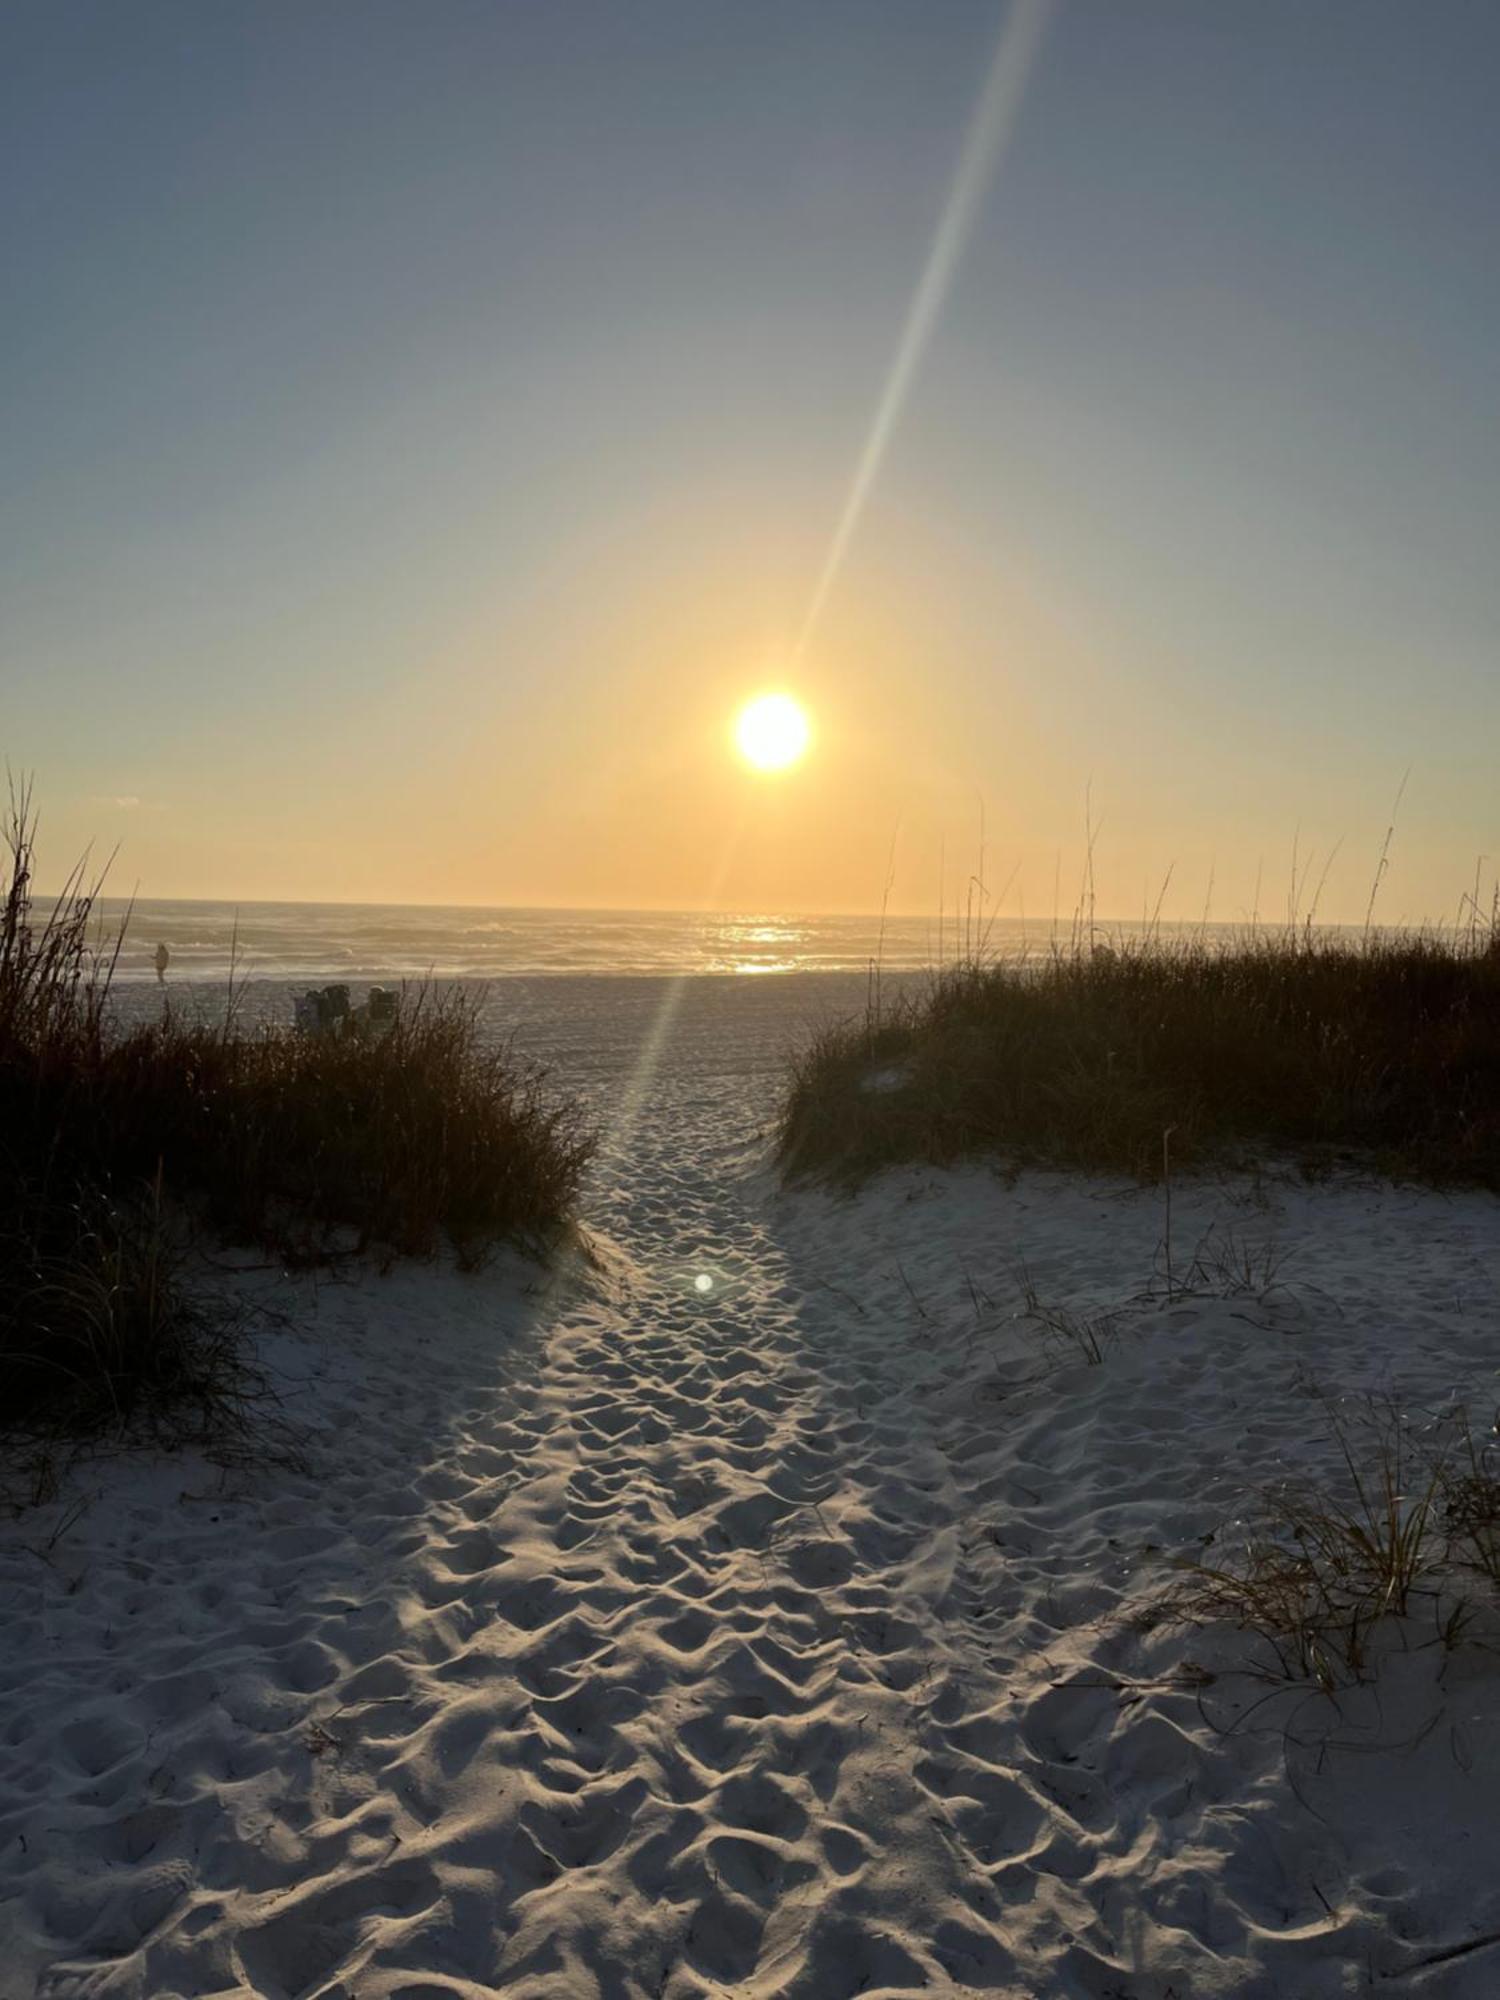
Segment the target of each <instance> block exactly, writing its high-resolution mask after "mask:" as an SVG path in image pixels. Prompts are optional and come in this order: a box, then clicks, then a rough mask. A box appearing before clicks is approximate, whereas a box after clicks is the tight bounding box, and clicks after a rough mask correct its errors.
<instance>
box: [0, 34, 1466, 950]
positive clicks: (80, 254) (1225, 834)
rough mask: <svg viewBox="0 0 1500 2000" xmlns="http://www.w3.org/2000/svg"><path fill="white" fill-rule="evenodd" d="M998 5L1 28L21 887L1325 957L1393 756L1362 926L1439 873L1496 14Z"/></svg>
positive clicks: (2, 517) (4, 733)
mask: <svg viewBox="0 0 1500 2000" xmlns="http://www.w3.org/2000/svg"><path fill="white" fill-rule="evenodd" d="M1023 15H1024V16H1025V18H1024V19H1021V20H1020V21H1019V22H1017V21H1011V20H1009V16H1010V8H1009V6H1008V5H1007V4H1003V0H983V4H981V0H920V4H919V0H903V3H902V4H889V0H818V4H817V5H816V6H809V5H807V4H806V0H754V4H751V3H750V0H735V4H723V0H681V4H677V0H671V4H668V0H631V4H629V5H621V4H619V0H603V3H602V4H597V5H596V4H592V0H554V4H550V5H547V6H531V5H524V4H520V0H483V4H479V0H423V4H422V5H420V6H417V5H412V4H411V3H410V0H390V3H388V0H357V4H353V0H318V4H316V5H308V4H306V0H285V3H284V4H283V0H219V4H216V5H214V6H203V5H202V4H201V0H182V4H160V0H132V4H131V5H130V6H128V7H124V6H120V5H119V4H118V0H100V4H77V0H10V4H8V5H7V6H6V7H5V8H4V10H3V11H0V258H3V270H4V291H5V301H6V303H5V310H4V312H3V313H0V756H3V757H4V758H6V759H7V760H8V761H9V763H10V765H11V767H12V768H13V769H14V770H18V771H28V772H34V773H35V779H36V789H37V796H38V799H39V801H40V804H41V807H42V814H43V844H42V863H43V875H44V878H45V877H47V876H50V877H51V878H52V879H53V880H56V879H57V878H58V877H60V876H61V874H62V872H63V869H64V867H65V864H66V863H67V862H68V861H69V860H71V858H72V856H73V854H74V853H75V852H76V851H78V850H79V849H81V848H82V847H83V846H84V845H85V844H86V843H87V842H90V841H92V842H93V843H94V851H95V853H96V854H103V853H105V852H107V851H108V850H109V849H111V848H113V847H114V846H115V845H116V844H117V843H118V847H119V853H118V856H117V859H116V860H115V862H114V864H113V873H112V876H111V882H112V886H114V887H116V888H119V889H128V888H130V887H132V886H134V885H136V884H139V886H140V888H141V890H142V892H143V893H145V894H147V895H152V896H204V897H221V898H222V897H228V898H241V899H246V900H249V899H256V898H299V899H301V898H305V899H314V900H317V899H349V900H359V901H398V902H430V903H447V904H451V903H461V902H467V903H482V904H535V905H544V906H574V907H584V908H588V907H626V908H696V907H719V908H726V909H743V910H773V909H784V910H789V911H817V910H830V911H832V910H856V911H857V910H864V909H872V908H875V907H878V906H879V904H880V902H881V900H882V898H883V897H888V898H889V901H890V906H891V908H892V909H894V910H905V911H910V912H914V913H922V912H931V911H933V910H934V909H935V908H936V906H937V905H938V903H939V900H940V898H941V899H942V900H944V901H945V902H946V903H947V904H948V905H949V906H950V907H951V906H952V904H953V902H954V901H955V899H959V900H961V898H962V894H963V890H962V884H963V882H964V880H965V878H966V876H967V875H968V874H969V873H970V872H972V871H974V870H975V869H977V867H978V866H979V859H980V829H981V821H982V825H983V843H984V845H983V854H984V863H983V866H984V874H985V880H986V883H987V887H988V892H989V893H990V894H991V895H992V896H993V897H994V898H996V899H997V901H998V899H999V898H1000V894H1001V890H1002V888H1003V889H1004V903H1003V907H1004V909H1005V910H1006V912H1007V913H1011V914H1014V913H1017V912H1018V909H1019V908H1021V907H1024V908H1025V909H1026V910H1027V911H1030V912H1035V913H1038V914H1042V913H1045V912H1047V911H1048V910H1050V909H1051V907H1052V905H1053V902H1054V899H1056V900H1058V901H1060V902H1061V904H1062V905H1063V907H1064V908H1065V909H1066V908H1070V907H1071V906H1072V903H1073V901H1074V899H1075V897H1076V895H1077V891H1078V883H1079V879H1080V871H1081V866H1082V859H1083V850H1084V841H1085V825H1086V822H1091V823H1092V825H1093V827H1094V831H1095V839H1094V856H1095V887H1096V896H1097V904H1098V908H1099V910H1100V912H1101V913H1106V914H1112V915H1116V916H1130V915H1132V914H1139V911H1140V909H1141V907H1142V905H1143V903H1154V902H1155V900H1156V898H1157V896H1158V894H1159V892H1160V890H1161V887H1162V884H1163V881H1164V880H1166V881H1167V894H1166V899H1165V904H1164V914H1166V915H1188V916H1194V917H1196V916H1198V915H1199V914H1201V912H1202V911H1203V909H1204V908H1208V909H1209V910H1210V911H1211V914H1212V915H1213V916H1215V917H1218V918H1224V919H1236V918H1239V917H1242V916H1244V915H1246V914H1248V913H1249V912H1250V911H1251V909H1252V908H1258V909H1259V911H1260V913H1261V914H1263V915H1265V914H1271V915H1277V914H1285V910H1286V907H1287V904H1288V902H1289V901H1290V900H1291V899H1292V897H1293V889H1292V882H1293V877H1294V872H1295V875H1296V878H1297V884H1298V886H1297V889H1296V892H1295V896H1296V900H1297V903H1298V907H1299V908H1300V909H1302V910H1304V911H1305V910H1306V908H1307V907H1308V903H1309V900H1310V898H1311V895H1312V893H1313V891H1314V889H1315V887H1316V885H1317V883H1318V882H1319V881H1320V880H1322V881H1323V885H1324V886H1323V893H1322V899H1321V903H1320V908H1319V914H1320V915H1322V916H1325V917H1328V918H1332V919H1353V920H1358V919H1360V918H1361V917H1362V916H1363V914H1364V911H1365V907H1366V903H1367V899H1368V896H1369V891H1370V885H1371V881H1372V879H1373V876H1374V872H1375V868H1376V863H1377V857H1378V854H1379V851H1380V846H1381V841H1382V838H1383V836H1384V833H1385V830H1386V827H1387V826H1388V824H1389V823H1390V818H1391V807H1392V802H1393V800H1394V799H1395V797H1396V794H1397V792H1398V789H1399V788H1400V786H1401V784H1402V781H1403V777H1404V776H1405V775H1406V774H1407V773H1408V771H1409V777H1407V778H1406V789H1405V792H1404V795H1403V796H1402V800H1401V809H1400V814H1399V816H1398V819H1397V826H1396V834H1395V837H1394V840H1393V842H1392V845H1391V862H1390V870H1389V874H1388V876H1387V877H1386V879H1385V882H1384V883H1383V885H1382V889H1381V898H1382V901H1381V904H1380V912H1381V914H1382V915H1383V916H1384V917H1385V918H1387V919H1390V920H1395V919H1396V918H1398V917H1408V918H1411V917H1417V916H1422V915H1425V916H1429V917H1434V918H1436V917H1441V916H1444V915H1452V914H1453V912H1454V909H1455V907H1456V905H1457V903H1458V900H1459V898H1460V896H1461V894H1462V893H1463V892H1464V890H1465V889H1466V888H1469V887H1471V886H1472V883H1473V879H1474V873H1475V867H1476V863H1478V865H1479V866H1480V868H1481V871H1482V876H1481V879H1482V881H1483V882H1485V883H1486V884H1488V883H1489V882H1491V881H1493V879H1494V873H1495V869H1496V866H1497V864H1500V788H1497V786H1496V785H1495V783H1494V759H1495V752H1496V748H1497V746H1500V658H1497V641H1500V562H1497V560H1496V555H1495V527H1494V523H1495V519H1496V502H1497V499H1500V375H1497V370H1496V367H1495V356H1496V354H1497V353H1500V258H1497V256H1496V255H1495V245H1494V222H1495V217H1496V216H1497V215H1500V120H1497V119H1496V117H1495V115H1494V84H1495V79H1496V77H1497V76H1500V8H1497V7H1496V6H1494V5H1493V4H1492V0H1437V4H1433V5H1429V6H1425V7H1417V6H1413V5H1411V4H1409V0H1399V4H1386V0H1320V4H1319V5H1317V6H1308V5H1307V4H1306V0H1286V4H1283V0H1221V4H1216V5H1211V6H1205V5H1203V4H1201V0H1131V4H1129V5H1122V4H1119V0H1058V4H1056V5H1053V6H1050V7H1048V6H1045V5H1043V4H1041V0H1029V4H1028V5H1027V6H1026V7H1024V8H1023ZM1006 35H1009V36H1010V37H1011V41H1012V55H1013V56H1015V49H1016V46H1017V38H1018V37H1019V38H1020V40H1022V41H1024V42H1025V43H1026V46H1025V48H1024V49H1023V50H1022V51H1021V54H1020V56H1015V60H1014V62H1013V65H1012V67H1013V70H1014V72H1015V73H1014V74H1013V75H1012V76H1011V79H1010V81H1011V83H1012V84H1013V85H1014V89H1013V90H1012V93H1011V95H1012V98H1013V99H1014V101H1013V102H1007V104H1006V106H1005V107H1004V110H1005V131H1004V133H1003V135H1002V136H1003V137H1004V141H1005V143H1004V144H1003V145H996V146H995V147H993V148H992V149H991V150H992V152H993V153H994V155H995V157H994V158H993V159H992V160H986V161H984V162H982V163H981V165H982V167H983V168H984V171H983V172H982V173H981V175H980V184H979V185H978V186H977V187H976V186H975V185H973V177H972V175H971V179H970V184H969V185H968V187H967V191H966V198H967V208H965V209H964V211H963V216H962V218H961V219H962V220H963V221H964V222H965V223H966V224H967V228H966V230H962V231H960V235H961V238H962V240H961V242H959V244H958V245H957V248H956V253H955V254H954V255H953V256H952V257H951V258H950V259H949V268H947V270H946V272H945V276H946V278H947V283H946V285H945V286H940V287H939V293H940V296H938V297H936V298H935V299H934V298H929V299H928V305H929V307H931V308H932V309H931V310H930V311H929V312H928V313H927V315H926V320H925V322H924V333H925V339H924V340H923V341H922V342H921V343H920V352H919V353H917V354H916V355H915V357H913V356H911V355H908V356H907V361H908V363H910V365H909V366H907V367H906V369H905V373H904V375H903V376H902V379H901V384H900V386H901V388H902V394H901V396H900V398H899V407H898V408H896V409H895V410H894V412H893V413H892V412H890V411H889V410H888V411H887V416H888V417H889V418H890V421H889V422H887V424H886V425H885V429H884V450H883V455H881V456H880V457H879V463H878V466H877V468H876V469H875V471H874V475H873V477H872V478H871V479H870V480H869V481H868V484H867V491H866V492H865V494H864V497H863V504H862V506H861V507H860V508H859V509H858V513H857V519H856V520H855V521H854V522H853V524H852V529H850V530H849V532H847V534H846V535H845V537H844V542H843V546H842V549H841V550H840V551H838V560H837V561H836V563H835V565H834V574H833V575H832V577H831V580H830V579H826V577H825V573H826V571H827V569H828V566H829V561H830V553H831V551H835V547H836V541H837V538H838V536H839V528H840V522H841V520H842V519H843V518H844V516H845V514H846V508H847V503H848V501H849V496H850V491H851V482H853V481H854V480H855V477H856V470H857V468H858V467H859V465H860V463H861V459H862V455H865V454H866V453H867V450H868V447H869V443H870V439H871V435H872V426H874V425H875V424H876V420H877V413H878V412H879V411H880V410H881V408H882V398H883V396H885V397H887V401H889V397H888V395H887V392H888V390H889V389H890V386H891V383H892V370H893V363H894V362H895V360H896V357H897V355H898V353H899V352H900V350H901V342H902V335H903V329H904V328H906V327H908V325H909V323H910V316H911V313H912V304H913V297H914V294H915V293H916V292H917V290H918V287H919V283H920V281H921V279H922V274H923V271H924V269H925V268H927V267H928V266H929V264H930V261H931V260H932V258H933V252H934V242H935V240H938V239H939V233H940V230H941V227H942V223H943V218H944V216H945V215H947V216H948V218H949V221H950V224H951V223H952V222H953V218H954V216H955V212H956V211H955V208H954V201H953V190H954V184H955V175H956V174H957V173H958V172H959V163H960V160H961V158H962V156H963V155H964V149H965V144H966V135H968V134H971V133H972V130H973V119H974V116H975V108H976V103H977V102H978V100H979V99H980V97H981V93H982V91H983V89H984V86H985V80H986V78H987V77H989V76H992V63H993V61H994V59H995V52H996V49H997V46H999V45H1000V44H1001V41H1002V37H1004V36H1006ZM970 152H971V153H972V152H973V144H972V142H971V143H970ZM960 206H961V207H962V202H960ZM951 235H952V231H951V228H950V238H951ZM949 248H950V249H953V248H954V245H953V244H952V242H951V241H950V243H949ZM846 526H847V523H846ZM820 579H823V580H824V581H825V584H826V587H824V588H822V590H821V597H820ZM819 599H820V602H819V609H818V611H817V616H816V619H815V621H814V624H813V627H812V630H811V632H810V633H809V632H807V630H806V627H807V621H808V615H809V610H810V607H811V606H812V605H813V604H814V602H815V600H819ZM765 687H784V688H786V689H788V690H789V691H790V692H792V693H793V694H795V695H796V696H797V697H798V698H799V699H800V700H801V701H802V702H803V703H804V704H805V706H806V708H807V711H808V713H809V714H810V716H811V719H812V723H813V729H814V738H813V743H812V748H811V750H810V752H809V754H808V755H807V756H806V757H805V758H804V759H803V760H802V761H801V762H800V763H798V764H797V765H796V766H795V767H794V768H793V769H791V770H788V771H786V772H783V773H780V774H775V775H771V774H765V773H758V772H755V771H753V770H751V769H749V768H748V767H746V766H745V764H744V763H743V761H742V760H740V759H739V758H737V756H736V754H735V751H734V747H733V741H732V730H731V723H732V718H733V716H734V714H735V712H736V710H737V708H738V706H739V704H740V703H741V702H743V701H744V700H745V699H746V698H747V697H748V696H750V695H752V694H754V693H755V692H756V691H757V690H759V689H761V688H765ZM1294 857H1295V861H1294ZM1169 871H1170V875H1169ZM1325 871H1326V872H1325ZM1257 884H1258V885H1259V886H1258V887H1257ZM1482 894H1483V895H1484V896H1485V897H1487V895H1488V888H1487V887H1486V888H1485V889H1484V890H1483V891H1482Z"/></svg>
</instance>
